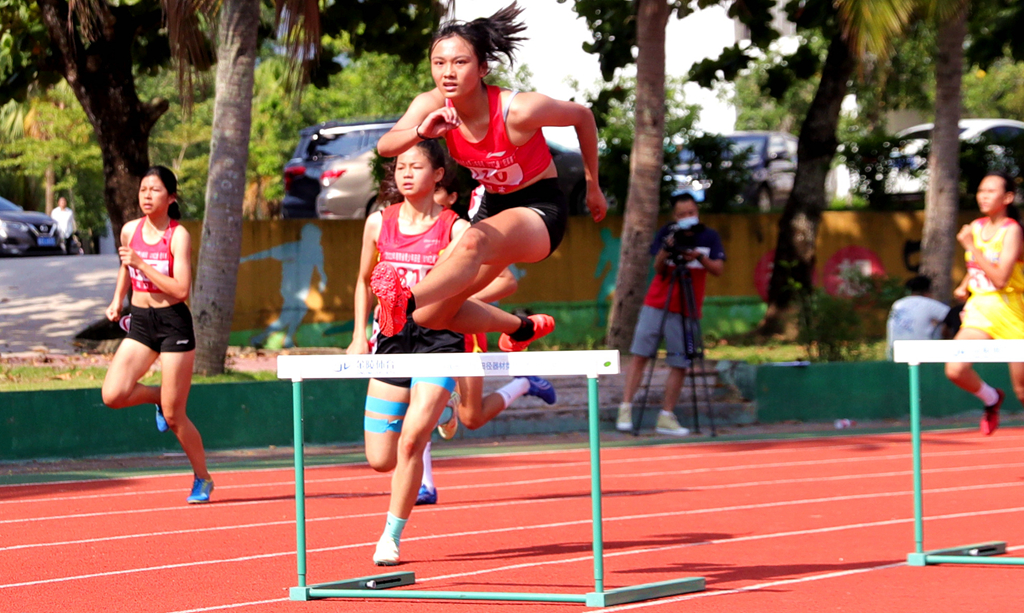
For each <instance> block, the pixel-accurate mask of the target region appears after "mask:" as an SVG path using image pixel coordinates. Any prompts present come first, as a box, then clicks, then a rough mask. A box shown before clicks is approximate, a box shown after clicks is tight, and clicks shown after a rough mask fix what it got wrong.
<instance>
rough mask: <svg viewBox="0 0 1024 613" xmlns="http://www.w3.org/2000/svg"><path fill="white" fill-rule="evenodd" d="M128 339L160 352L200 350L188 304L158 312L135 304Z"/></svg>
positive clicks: (160, 309) (164, 308)
mask: <svg viewBox="0 0 1024 613" xmlns="http://www.w3.org/2000/svg"><path fill="white" fill-rule="evenodd" d="M128 338H130V339H132V340H136V341H138V342H140V343H142V344H143V345H145V346H147V347H149V348H150V349H152V350H153V351H156V352H157V353H184V352H186V351H192V350H193V349H195V348H196V333H195V330H193V328H192V312H191V311H189V310H188V305H186V304H185V303H184V302H179V303H178V304H174V305H171V306H169V307H160V308H155V309H154V308H146V307H137V306H134V305H132V321H131V325H130V327H129V328H128Z"/></svg>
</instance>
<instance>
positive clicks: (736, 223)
mask: <svg viewBox="0 0 1024 613" xmlns="http://www.w3.org/2000/svg"><path fill="white" fill-rule="evenodd" d="M976 216H977V214H976V213H974V214H972V213H963V214H961V223H966V222H967V221H969V220H970V219H972V218H974V217H976ZM662 221H663V223H667V221H668V220H667V219H666V220H662ZM702 221H703V222H704V223H705V224H706V225H708V226H710V227H712V228H714V229H716V230H717V231H718V232H719V234H720V235H721V236H722V242H723V244H724V247H725V252H726V272H725V274H724V275H722V276H721V277H717V278H715V277H712V278H710V279H709V281H708V295H712V296H753V295H756V294H757V292H756V290H755V286H754V268H755V266H756V265H757V262H758V260H759V259H760V258H761V257H762V256H763V255H764V254H765V253H767V252H769V251H771V250H772V249H774V248H775V241H776V237H777V236H778V222H779V215H778V214H768V215H710V214H708V215H703V216H702ZM923 222H924V213H923V212H921V211H914V212H898V213H888V212H872V211H862V212H847V211H842V212H839V211H836V212H828V213H825V215H824V218H823V220H822V224H821V228H820V231H819V233H818V267H819V270H820V268H821V267H822V266H823V264H824V263H825V262H826V261H827V260H828V258H829V257H831V256H832V255H833V254H834V253H835V252H836V251H837V250H839V249H841V248H843V247H846V246H850V245H858V246H861V247H866V248H868V249H871V250H872V251H874V252H875V253H876V254H877V255H878V257H879V259H880V260H881V262H882V264H883V266H884V268H885V272H886V273H887V274H889V275H893V276H898V277H904V278H905V277H909V276H911V275H912V274H913V273H911V272H910V271H909V270H907V268H906V267H905V265H904V261H903V249H904V244H905V243H906V241H908V240H916V241H919V240H921V228H922V225H923ZM307 224H314V225H315V226H316V227H317V228H319V229H320V230H321V232H322V235H321V240H320V243H319V244H320V245H321V247H322V250H323V263H324V272H325V273H326V276H327V284H326V288H325V291H324V292H323V293H321V292H320V291H319V290H318V288H317V285H318V284H319V282H320V278H319V277H320V275H319V273H318V272H313V273H312V274H311V275H310V278H309V287H310V289H309V295H308V296H307V298H306V305H307V307H308V308H309V311H308V312H307V313H306V315H305V317H304V318H303V320H302V322H303V323H304V324H308V323H317V322H343V321H348V320H351V319H352V317H353V313H352V300H353V298H352V297H353V287H354V282H355V277H356V274H357V272H358V267H359V249H360V242H361V241H362V232H363V222H362V221H344V220H337V221H335V220H332V221H320V220H272V221H253V222H249V221H247V222H245V224H244V225H243V230H242V256H243V258H244V257H246V256H248V255H251V254H254V253H257V252H261V251H263V250H266V249H269V248H271V247H273V246H275V245H281V244H283V243H291V242H294V241H299V240H300V236H301V233H302V228H303V227H305V226H306V225H307ZM185 226H186V227H187V228H188V229H189V232H190V233H191V234H192V237H193V243H194V247H195V250H196V251H195V255H194V260H195V261H198V249H199V240H200V237H201V232H200V224H199V222H186V223H185ZM621 226H622V218H621V217H612V218H609V219H607V220H605V221H604V222H602V223H601V224H595V223H593V222H592V221H591V220H590V218H589V217H573V218H571V219H570V220H569V229H568V231H567V232H566V236H565V240H564V241H563V242H562V245H561V246H560V247H559V249H558V250H557V251H556V252H555V253H554V254H553V255H552V256H551V257H550V258H548V259H547V260H545V261H543V262H539V263H537V264H525V265H522V266H520V267H519V268H520V269H521V270H522V271H523V272H524V273H525V274H524V275H523V276H522V277H521V278H520V280H519V291H518V292H517V293H516V294H515V295H514V296H513V297H512V298H510V299H509V300H508V302H511V303H528V302H548V301H550V302H563V301H592V300H595V299H597V298H598V295H599V293H600V292H601V287H602V283H603V282H604V278H605V277H606V276H607V272H606V268H605V266H602V270H600V271H598V270H596V268H597V266H598V262H599V261H601V256H602V250H603V249H605V248H606V246H605V239H606V238H611V239H612V242H613V244H612V245H610V246H609V247H608V249H609V250H610V251H611V252H616V251H617V249H618V239H617V237H618V236H620V234H621ZM602 229H606V230H607V231H606V232H604V233H602ZM605 260H606V262H608V261H617V257H613V253H606V254H605ZM914 261H916V258H915V259H914ZM955 266H956V268H955V270H954V276H955V278H956V280H959V278H960V275H962V274H963V255H962V252H958V255H957V257H956V260H955ZM281 274H282V264H281V262H280V261H278V260H275V259H262V260H257V261H249V262H243V263H242V264H240V265H239V271H238V289H237V293H236V299H235V320H234V325H233V327H232V329H233V330H251V329H256V328H262V327H264V326H266V325H267V324H269V323H270V322H272V321H274V320H275V319H276V318H277V317H278V314H279V313H280V311H281V307H282V304H283V302H284V299H283V298H282V296H281V280H282V279H281ZM298 281H299V282H300V284H301V282H302V281H304V280H298ZM609 283H611V281H610V280H609Z"/></svg>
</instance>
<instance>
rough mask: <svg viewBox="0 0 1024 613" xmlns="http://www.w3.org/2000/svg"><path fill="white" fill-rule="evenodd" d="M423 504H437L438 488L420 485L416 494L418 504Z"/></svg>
mask: <svg viewBox="0 0 1024 613" xmlns="http://www.w3.org/2000/svg"><path fill="white" fill-rule="evenodd" d="M421 504H437V488H428V487H427V486H426V485H422V484H421V485H420V491H419V493H418V494H416V506H419V505H421Z"/></svg>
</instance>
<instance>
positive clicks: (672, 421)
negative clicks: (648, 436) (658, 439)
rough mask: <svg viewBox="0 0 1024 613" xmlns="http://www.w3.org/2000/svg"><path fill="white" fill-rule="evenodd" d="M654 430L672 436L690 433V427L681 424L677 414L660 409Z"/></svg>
mask: <svg viewBox="0 0 1024 613" xmlns="http://www.w3.org/2000/svg"><path fill="white" fill-rule="evenodd" d="M654 431H655V432H657V433H658V434H668V435H670V436H686V435H688V434H689V433H690V430H689V428H684V427H682V426H680V425H679V420H678V419H676V416H675V415H673V414H672V413H665V412H663V411H658V423H657V424H656V425H655V426H654Z"/></svg>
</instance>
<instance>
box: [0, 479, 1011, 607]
mask: <svg viewBox="0 0 1024 613" xmlns="http://www.w3.org/2000/svg"><path fill="white" fill-rule="evenodd" d="M1021 486H1024V483H1021V482H1013V483H999V484H987V485H979V486H963V487H956V488H937V489H934V490H925V492H926V493H944V492H952V491H958V492H959V491H970V490H978V489H986V490H988V489H992V488H996V487H1021ZM908 495H909V492H905V491H900V492H885V493H880V494H856V495H848V496H831V497H827V498H814V499H805V500H797V501H780V502H769V503H753V504H745V505H731V506H726V507H718V508H714V509H691V510H683V511H666V512H661V513H646V514H640V515H626V516H619V517H604V518H603V520H604V522H605V523H608V522H613V521H615V522H618V521H635V520H647V519H653V518H665V517H681V516H686V515H702V514H707V513H722V512H731V511H743V510H753V509H766V508H774V507H782V506H791V505H802V504H821V503H830V502H845V501H850V500H864V499H870V498H884V497H892V496H908ZM466 508H479V505H467V506H466ZM1021 510H1024V507H1015V508H1013V509H997V510H994V511H991V510H990V511H977V512H965V513H956V514H949V515H938V516H932V517H928V518H926V519H928V520H936V519H946V518H953V517H974V516H981V515H992V514H996V513H1008V512H1015V511H1021ZM908 521H912V520H911V519H901V520H885V521H881V522H872V523H867V524H851V526H854V527H867V526H873V525H880V526H881V525H888V524H892V523H903V522H908ZM590 523H591V519H590V518H589V517H588V518H586V519H581V520H574V521H565V522H554V523H547V524H536V525H530V526H514V527H509V528H491V529H487V530H473V531H465V532H458V533H454V534H441V535H427V536H420V537H410V538H408V539H407V540H406V542H409V541H425V540H434V539H450V538H460V537H465V536H480V535H491V534H500V533H510V532H526V531H531V530H546V529H552V528H565V527H569V526H578V525H589V524H590ZM841 529H848V528H847V527H845V526H840V527H826V528H815V529H811V530H802V531H796V532H786V533H780V534H784V535H788V536H792V535H797V534H814V533H818V532H830V531H835V530H841ZM763 538H775V537H774V536H773V535H759V536H757V537H736V538H730V539H724V540H721V541H708V542H707V543H718V542H736V540H737V539H740V540H745V539H763ZM375 544H376V541H372V542H368V543H352V544H347V545H336V546H332V547H320V548H315V549H307V554H310V553H322V552H328V551H339V550H343V549H353V548H358V547H370V546H372V545H375ZM691 545H693V544H692V543H687V544H685V545H672V546H667V547H666V548H667V549H678V548H681V547H684V546H691ZM656 549H658V548H656ZM656 549H654V550H656ZM652 551H653V550H652ZM292 555H295V552H293V551H285V552H276V553H265V554H254V555H249V556H240V557H236V558H226V559H220V560H201V561H196V562H180V563H176V564H165V565H161V566H151V567H142V568H129V569H123V570H116V571H107V572H102V573H91V574H86V575H74V576H69V577H57V578H51V579H39V580H35V581H25V582H20V583H8V584H0V589H7V588H14V587H26V586H32V585H44V584H50V583H61V582H65V581H76V580H81V579H92V578H96V577H106V576H112V575H124V574H134V573H143V572H151V571H158V570H169V569H174V568H186V567H191V566H207V565H212V564H226V563H237V562H247V561H250V560H258V559H264V558H274V557H282V556H292ZM569 561H571V560H569ZM553 563H557V562H553ZM538 564H541V563H538ZM519 567H520V566H516V567H515V568H519ZM481 572H494V571H481ZM459 574H461V575H471V574H474V573H471V572H470V573H467V572H463V573H459Z"/></svg>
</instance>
